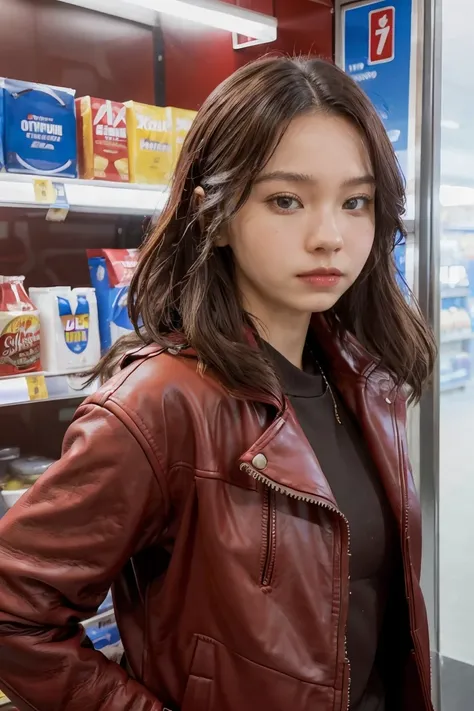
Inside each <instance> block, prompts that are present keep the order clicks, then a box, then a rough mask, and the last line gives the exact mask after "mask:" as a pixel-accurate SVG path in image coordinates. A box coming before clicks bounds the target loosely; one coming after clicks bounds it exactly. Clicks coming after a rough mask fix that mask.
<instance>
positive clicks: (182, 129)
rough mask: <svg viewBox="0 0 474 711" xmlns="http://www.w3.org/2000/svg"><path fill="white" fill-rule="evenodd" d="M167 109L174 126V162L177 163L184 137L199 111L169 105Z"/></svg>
mask: <svg viewBox="0 0 474 711" xmlns="http://www.w3.org/2000/svg"><path fill="white" fill-rule="evenodd" d="M166 111H167V116H168V121H169V122H170V123H171V124H172V126H173V148H174V151H173V163H174V165H176V162H177V160H178V158H179V154H180V153H181V149H182V148H183V143H184V139H185V138H186V136H187V135H188V132H189V129H190V128H191V125H192V122H193V121H194V119H195V118H196V113H197V112H196V111H189V110H188V109H176V108H174V107H173V106H168V108H167V109H166Z"/></svg>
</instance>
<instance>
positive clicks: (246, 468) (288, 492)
mask: <svg viewBox="0 0 474 711" xmlns="http://www.w3.org/2000/svg"><path fill="white" fill-rule="evenodd" d="M240 470H241V471H243V472H245V473H246V474H249V475H250V476H251V477H253V478H254V479H255V480H256V481H259V482H261V483H262V484H264V485H265V486H266V487H268V488H269V489H271V490H272V492H276V493H279V494H283V495H284V496H289V497H290V498H291V499H296V500H297V501H304V502H305V503H307V504H314V505H315V506H319V507H320V508H322V509H326V510H327V511H331V512H332V513H334V514H336V515H337V516H339V518H340V519H341V520H342V521H343V523H344V525H345V527H346V531H347V549H348V556H349V558H350V555H351V553H350V547H351V532H350V528H349V521H348V520H347V518H346V517H345V516H344V514H343V513H341V511H339V509H337V508H335V507H334V506H332V505H331V504H326V503H324V502H323V501H320V500H319V499H318V498H316V496H313V495H312V494H303V493H302V492H301V491H297V490H296V489H291V488H290V487H288V486H282V485H281V484H277V483H276V482H274V481H273V480H272V479H269V478H268V477H266V476H265V475H264V474H262V472H260V471H258V470H257V469H255V468H254V467H252V466H251V465H250V464H248V463H247V462H242V463H241V464H240ZM267 559H268V557H267ZM348 582H350V575H349V576H348ZM341 585H342V576H341ZM344 661H345V663H346V664H347V669H348V672H349V673H348V688H347V706H346V708H345V709H343V708H342V702H341V711H349V709H350V705H351V665H350V661H349V657H348V654H347V635H346V634H344ZM342 698H344V690H343V692H342Z"/></svg>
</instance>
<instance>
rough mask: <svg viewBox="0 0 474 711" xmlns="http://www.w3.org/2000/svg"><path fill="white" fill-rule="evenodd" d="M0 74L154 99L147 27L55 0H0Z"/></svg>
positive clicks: (99, 92)
mask: <svg viewBox="0 0 474 711" xmlns="http://www.w3.org/2000/svg"><path fill="white" fill-rule="evenodd" d="M0 76H9V77H12V78H15V79H25V80H30V81H38V82H43V83H46V84H57V85H60V86H69V87H73V88H75V89H77V94H78V96H81V95H84V94H92V95H94V94H95V95H98V96H101V97H104V98H107V99H113V100H117V101H123V100H126V99H130V98H133V99H135V100H136V101H143V102H147V103H153V101H154V91H155V84H154V46H153V35H152V31H151V29H150V28H147V27H144V26H141V25H137V24H134V23H131V22H127V21H126V20H121V19H119V18H114V17H111V16H109V15H100V14H98V13H95V12H91V11H90V10H84V9H82V8H78V7H74V6H73V5H66V4H63V3H59V2H56V0H0Z"/></svg>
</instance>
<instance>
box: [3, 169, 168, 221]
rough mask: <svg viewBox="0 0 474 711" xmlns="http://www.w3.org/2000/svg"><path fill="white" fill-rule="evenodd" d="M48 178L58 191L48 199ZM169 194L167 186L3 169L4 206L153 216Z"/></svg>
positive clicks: (162, 205) (159, 209) (49, 185)
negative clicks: (15, 171) (74, 178)
mask: <svg viewBox="0 0 474 711" xmlns="http://www.w3.org/2000/svg"><path fill="white" fill-rule="evenodd" d="M45 182H46V183H47V185H46V187H47V188H48V187H49V188H50V187H51V185H52V186H53V187H54V189H55V191H56V198H53V200H51V199H48V198H49V195H48V194H47V193H48V190H45V189H44V188H45V185H44V183H45ZM167 198H168V190H167V188H166V186H156V185H151V186H150V185H134V184H131V183H108V182H102V181H93V180H91V181H89V180H73V179H67V178H58V179H55V178H54V176H39V175H38V176H32V175H16V174H15V173H0V207H11V208H23V209H25V208H28V209H43V210H44V209H49V208H57V209H65V210H66V211H67V212H82V213H88V214H102V215H138V216H142V215H143V216H150V215H155V214H156V213H157V212H160V211H161V210H162V209H163V207H164V205H165V203H166V200H167Z"/></svg>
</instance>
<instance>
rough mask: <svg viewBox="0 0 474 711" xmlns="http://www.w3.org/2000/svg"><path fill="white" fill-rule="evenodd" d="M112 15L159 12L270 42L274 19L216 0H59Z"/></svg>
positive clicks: (148, 19)
mask: <svg viewBox="0 0 474 711" xmlns="http://www.w3.org/2000/svg"><path fill="white" fill-rule="evenodd" d="M59 2H65V3H68V4H69V5H77V6H78V7H84V8H87V9H89V10H95V11H97V12H102V13H105V14H107V15H114V16H115V17H123V18H125V19H128V20H133V21H135V22H141V23H143V24H147V25H155V24H156V21H157V17H158V14H159V13H163V14H166V15H172V16H173V17H179V18H181V19H184V20H189V21H190V22H197V23H199V24H201V25H207V26H208V27H215V28H217V29H221V30H227V31H229V32H232V33H234V34H239V35H244V36H246V37H252V38H254V39H255V40H260V41H261V42H273V41H274V40H276V37H277V20H276V18H275V17H272V16H270V15H263V14H262V13H260V12H255V11H253V10H245V9H244V8H242V7H237V6H236V5H229V4H228V3H225V2H220V1H219V0H59Z"/></svg>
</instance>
